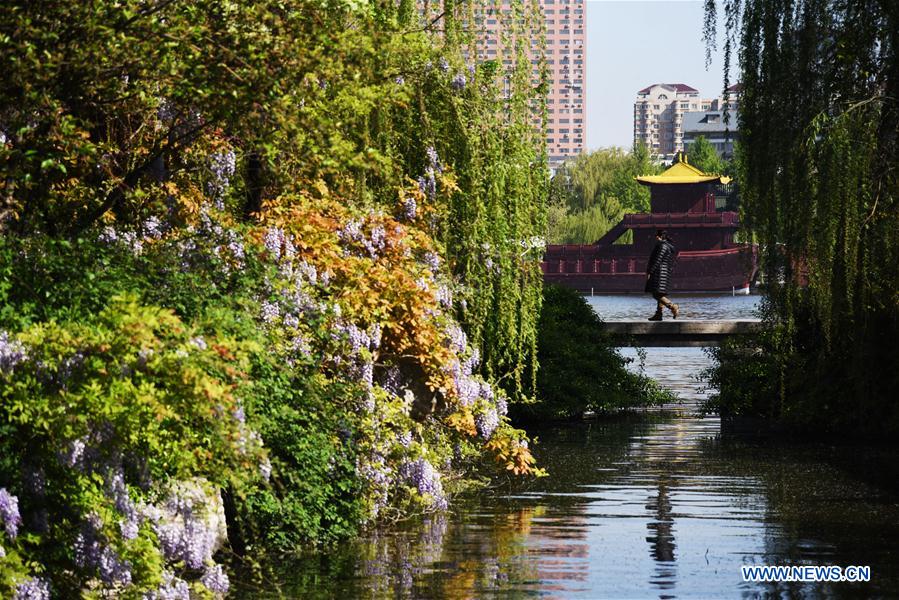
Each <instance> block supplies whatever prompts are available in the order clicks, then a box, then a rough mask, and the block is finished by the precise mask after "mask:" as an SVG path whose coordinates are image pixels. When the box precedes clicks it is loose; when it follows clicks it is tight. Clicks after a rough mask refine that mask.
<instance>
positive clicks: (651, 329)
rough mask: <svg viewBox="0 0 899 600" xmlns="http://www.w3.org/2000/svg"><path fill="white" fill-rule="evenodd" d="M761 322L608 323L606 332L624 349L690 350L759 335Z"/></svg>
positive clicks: (605, 326) (723, 320)
mask: <svg viewBox="0 0 899 600" xmlns="http://www.w3.org/2000/svg"><path fill="white" fill-rule="evenodd" d="M761 327H762V323H761V321H760V320H759V319H717V320H709V321H706V320H703V321H688V320H683V319H678V320H670V321H647V320H642V321H606V322H604V323H603V328H604V329H605V331H607V332H608V333H610V334H611V335H612V336H614V337H615V338H618V339H619V341H620V344H621V346H638V347H662V348H671V347H685V346H686V347H689V346H717V345H719V344H720V343H721V342H722V341H724V340H725V339H727V338H729V337H731V336H735V335H746V334H750V333H755V332H758V331H759V330H760V329H761Z"/></svg>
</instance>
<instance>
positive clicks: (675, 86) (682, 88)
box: [637, 83, 699, 94]
mask: <svg viewBox="0 0 899 600" xmlns="http://www.w3.org/2000/svg"><path fill="white" fill-rule="evenodd" d="M656 86H659V87H663V88H665V89H667V90H674V91H676V92H698V91H699V90H697V89H694V88H691V87H690V86H689V85H687V84H685V83H654V84H652V85H650V86H648V87H645V88H643V89H642V90H640V91H639V92H637V93H638V94H648V93H649V90H651V89H652V88H654V87H656Z"/></svg>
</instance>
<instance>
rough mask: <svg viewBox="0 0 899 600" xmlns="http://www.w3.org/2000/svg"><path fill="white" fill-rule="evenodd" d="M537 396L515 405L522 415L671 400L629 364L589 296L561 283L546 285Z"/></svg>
mask: <svg viewBox="0 0 899 600" xmlns="http://www.w3.org/2000/svg"><path fill="white" fill-rule="evenodd" d="M538 352H539V354H538V355H539V358H540V373H539V376H538V378H537V386H538V387H537V396H538V397H539V398H540V400H539V401H538V402H535V403H529V404H522V405H519V406H516V407H514V410H513V413H512V414H513V416H514V417H515V418H516V419H521V420H524V421H531V420H546V419H551V420H552V419H572V418H579V417H582V416H583V415H584V413H586V412H593V413H610V412H616V411H620V410H628V409H633V408H639V407H645V406H650V405H654V404H661V403H662V402H664V401H666V400H671V399H672V398H671V396H670V394H668V393H667V392H664V391H662V390H661V389H659V388H658V387H657V386H656V384H655V383H654V382H653V381H652V380H651V379H649V378H647V377H645V376H643V375H640V374H636V373H632V372H631V371H629V370H628V369H627V366H626V365H627V364H628V362H629V359H626V358H624V357H622V356H621V355H620V354H619V353H618V351H617V350H616V349H615V347H614V346H613V345H612V341H611V339H610V338H609V336H608V334H606V333H605V332H604V331H603V329H602V321H601V319H600V318H599V315H597V314H596V312H595V311H594V310H593V309H592V308H591V307H590V305H589V304H588V303H587V301H586V300H585V299H584V298H583V296H581V295H580V294H578V293H577V292H574V291H572V290H569V289H567V288H563V287H560V286H554V285H548V286H545V287H544V300H543V313H542V314H541V317H540V341H539V346H538Z"/></svg>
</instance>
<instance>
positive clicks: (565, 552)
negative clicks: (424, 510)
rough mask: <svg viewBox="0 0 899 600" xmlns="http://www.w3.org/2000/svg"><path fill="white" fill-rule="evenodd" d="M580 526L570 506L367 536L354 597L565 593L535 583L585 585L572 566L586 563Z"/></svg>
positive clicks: (429, 522)
mask: <svg viewBox="0 0 899 600" xmlns="http://www.w3.org/2000/svg"><path fill="white" fill-rule="evenodd" d="M572 509H574V510H576V511H577V513H580V514H572ZM584 520H585V518H584V516H583V509H582V508H579V507H577V508H575V507H570V506H569V507H565V508H563V509H561V510H559V509H558V507H554V508H552V509H549V508H547V507H546V506H528V507H523V508H521V509H519V510H517V511H514V512H508V513H505V514H498V515H496V514H489V513H488V514H482V515H480V516H479V517H477V518H475V519H472V520H467V521H459V522H452V523H449V524H448V523H447V521H446V520H445V519H444V518H442V517H431V518H429V519H426V520H425V521H424V522H423V524H422V525H420V526H418V527H413V530H414V531H409V532H405V533H394V534H381V535H378V536H374V537H372V538H371V539H370V540H369V541H368V542H367V543H366V544H365V545H364V547H363V548H361V549H360V550H361V552H360V554H359V557H358V563H357V569H356V582H355V584H354V588H355V589H354V590H353V595H354V596H356V597H372V598H380V597H400V598H447V599H450V600H452V599H455V598H460V599H461V598H477V597H481V596H484V595H488V594H490V593H495V592H500V591H509V590H510V589H511V588H515V589H519V590H520V589H521V588H522V587H527V588H537V587H539V588H540V589H542V590H544V591H546V590H549V589H553V587H554V588H555V589H560V590H561V589H565V588H564V587H563V586H562V584H561V583H560V584H559V585H558V586H550V587H548V586H547V585H546V584H545V583H540V582H545V580H546V579H551V580H555V581H557V582H558V581H559V580H584V579H586V575H587V564H586V561H572V560H571V559H572V558H586V556H587V551H588V548H587V544H586V543H585V542H584V543H572V542H573V541H574V542H577V541H579V540H585V538H586V532H585V529H584V528H583V527H578V524H580V525H583V522H584ZM529 537H531V538H532V539H531V541H530V542H528V538H529ZM534 538H535V539H534ZM535 549H536V550H537V552H536V553H535ZM334 583H337V582H334ZM563 583H564V582H563Z"/></svg>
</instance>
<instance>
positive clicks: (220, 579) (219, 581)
mask: <svg viewBox="0 0 899 600" xmlns="http://www.w3.org/2000/svg"><path fill="white" fill-rule="evenodd" d="M200 583H202V584H203V585H205V586H206V589H208V590H209V591H210V592H212V593H214V594H222V595H224V594H227V593H228V588H229V587H230V586H231V582H230V581H229V580H228V576H227V575H226V574H225V571H224V569H222V566H221V565H215V566H214V567H207V569H206V570H205V571H204V572H203V576H202V577H201V578H200Z"/></svg>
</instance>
